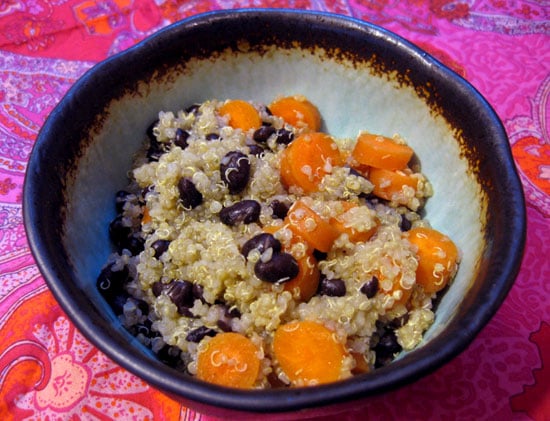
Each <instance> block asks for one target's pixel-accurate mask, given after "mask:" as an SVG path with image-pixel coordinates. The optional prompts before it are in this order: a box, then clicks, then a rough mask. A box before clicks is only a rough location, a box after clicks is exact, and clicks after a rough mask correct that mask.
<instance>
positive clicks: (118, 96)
mask: <svg viewBox="0 0 550 421" xmlns="http://www.w3.org/2000/svg"><path fill="white" fill-rule="evenodd" d="M296 93H300V94H304V95H306V96H307V97H309V98H310V100H311V101H312V102H313V103H315V104H317V105H318V106H319V108H320V111H321V113H322V115H323V118H324V121H323V124H324V127H323V129H324V130H326V131H328V132H329V133H331V134H333V135H335V136H338V137H344V136H355V135H356V134H357V132H358V131H359V130H361V129H365V128H367V129H369V130H371V131H373V132H379V133H400V134H401V135H403V136H404V137H405V138H406V139H407V140H408V142H409V143H410V144H411V145H412V147H413V148H414V150H415V151H416V152H417V155H418V157H419V159H420V161H421V163H422V168H423V172H424V173H425V174H426V175H427V176H428V178H429V179H430V180H431V181H432V183H433V185H434V189H435V195H434V196H433V197H432V198H431V199H430V200H429V202H428V205H427V208H426V213H427V217H428V219H429V220H430V221H431V222H432V225H433V226H434V227H435V228H437V229H439V230H441V231H443V232H445V233H447V234H448V235H449V236H450V237H451V238H453V240H454V241H455V242H456V243H457V244H458V246H459V247H460V249H461V250H462V251H463V253H464V255H463V260H462V263H461V266H460V269H459V272H458V274H457V277H456V279H455V281H454V282H453V284H452V285H451V287H450V288H449V289H448V291H446V293H445V294H444V296H443V298H442V299H441V301H440V303H439V305H438V308H437V311H436V321H435V323H434V325H433V326H432V327H431V328H430V329H429V330H428V332H427V334H426V336H425V339H424V341H423V342H422V344H421V345H420V346H419V347H418V348H417V349H415V350H413V351H411V352H408V353H404V354H403V355H401V356H400V357H399V358H398V359H397V360H396V361H395V362H394V363H392V364H391V365H389V366H387V367H384V368H381V369H379V370H377V371H375V372H373V373H371V374H366V375H360V376H357V377H354V378H351V379H349V380H346V381H342V382H339V383H334V384H330V385H326V386H316V387H310V388H306V389H299V388H297V389H288V390H258V391H239V390H232V389H227V388H222V387H218V386H214V385H211V384H206V383H203V382H201V381H199V380H196V379H194V378H190V377H188V376H186V375H184V374H182V373H179V372H176V371H175V370H173V369H171V368H169V367H168V366H165V365H163V364H162V363H160V362H158V361H157V360H156V359H155V358H154V357H153V356H152V354H150V353H149V351H148V350H147V349H146V348H145V347H143V346H142V345H140V344H139V343H138V342H137V340H135V339H134V338H133V337H132V336H131V335H130V334H129V333H128V332H126V331H125V330H124V328H123V327H122V326H121V324H120V323H119V322H118V321H117V319H116V318H115V316H114V314H113V312H112V311H111V309H110V308H109V306H108V305H107V303H106V302H105V301H104V300H103V299H102V297H101V295H100V294H99V293H98V291H97V290H96V287H95V281H96V278H97V276H98V274H99V272H100V269H101V266H102V265H103V264H104V262H105V261H106V259H107V256H108V255H109V253H110V252H111V247H110V243H109V238H108V230H107V227H108V224H109V221H110V220H111V219H112V218H113V217H114V214H115V209H114V203H113V197H114V193H115V192H116V191H117V190H119V189H121V188H123V187H125V185H126V183H127V179H126V174H127V171H128V170H129V169H130V167H131V159H132V155H133V154H134V152H136V150H137V149H138V148H139V146H140V142H141V141H142V139H143V138H144V137H143V134H144V133H145V130H146V128H147V126H148V125H149V124H150V123H151V122H152V121H154V120H155V118H156V116H157V113H158V111H159V110H178V109H181V108H183V107H185V106H186V105H189V104H192V103H194V102H200V101H203V100H206V99H210V98H244V99H251V100H257V101H261V102H266V103H267V102H269V100H270V99H272V98H274V97H275V96H277V95H279V94H296ZM24 216H25V226H26V229H27V233H28V238H29V242H30V246H31V249H32V252H33V254H34V256H35V258H36V261H37V263H38V265H39V267H40V270H41V271H42V274H43V275H44V278H45V280H46V282H47V283H48V285H49V287H50V289H51V290H52V292H53V294H54V295H55V297H56V298H57V300H58V301H59V303H60V304H61V306H62V307H63V309H64V310H65V312H66V313H67V315H68V316H69V317H70V318H71V319H72V321H73V322H74V323H75V325H76V326H77V327H78V328H79V329H80V330H81V331H82V332H83V333H84V334H85V335H86V337H87V338H88V339H89V340H90V341H91V342H92V343H94V344H95V345H96V346H97V347H98V348H99V349H100V350H101V351H103V352H104V353H105V354H107V355H108V356H109V357H111V358H112V359H113V360H114V361H116V362H117V363H118V364H120V365H121V366H123V367H124V368H126V369H128V370H129V371H131V372H132V373H134V374H136V375H137V376H139V377H141V378H142V379H144V380H145V381H147V382H148V383H150V384H151V385H153V386H154V387H156V388H158V389H160V390H163V391H165V392H166V393H168V394H169V395H171V396H172V397H175V398H177V399H179V400H180V401H182V402H183V403H185V404H186V405H188V406H190V407H192V408H195V409H197V410H199V411H206V412H209V413H212V414H215V415H228V414H233V415H235V414H237V413H241V414H240V415H242V413H248V414H254V413H269V414H278V415H279V416H282V417H286V416H293V413H294V412H296V411H299V410H306V412H305V413H304V412H300V414H302V415H304V414H308V415H313V414H315V413H324V414H326V413H327V410H330V409H331V408H332V409H333V408H336V409H340V408H342V405H344V406H345V403H346V402H350V401H356V400H358V399H365V398H368V397H369V396H370V395H373V394H377V393H382V392H385V391H389V390H391V389H395V388H397V387H399V386H402V385H404V384H407V383H409V382H412V381H414V380H416V379H418V378H419V377H421V376H423V375H425V374H427V373H429V372H431V371H433V370H434V369H436V368H438V367H440V366H442V365H443V364H445V363H446V362H448V361H449V360H450V359H452V358H453V357H455V356H456V355H457V354H458V353H460V352H461V351H462V350H464V349H465V348H466V347H467V346H468V344H469V343H470V342H471V341H472V340H473V339H474V337H475V336H476V334H477V333H478V332H479V331H480V329H482V328H483V326H484V325H485V324H486V323H487V322H488V321H489V319H490V318H491V317H492V316H493V314H494V313H495V311H496V310H497V308H498V307H499V305H500V304H501V303H502V301H503V300H504V297H505V296H506V294H507V292H508V291H509V289H510V287H511V286H512V283H513V281H514V278H515V276H516V274H517V272H518V269H519V265H520V261H521V257H522V252H523V247H524V239H525V209H524V200H523V195H522V189H521V185H520V182H519V179H518V176H517V174H516V169H515V167H514V163H513V160H512V156H511V153H510V148H509V144H508V139H507V137H506V134H505V131H504V129H503V127H502V124H501V122H500V121H499V119H498V117H497V116H496V114H495V112H494V111H493V109H492V108H491V107H490V106H489V104H488V103H487V102H486V101H485V100H484V99H483V97H482V96H481V95H480V94H479V93H478V92H477V91H476V90H475V89H474V88H473V87H472V86H471V85H469V84H468V83H467V82H466V81H464V80H463V79H462V78H461V77H459V76H457V75H456V74H455V73H453V72H452V71H450V70H449V69H448V68H446V67H445V66H443V65H442V64H441V63H440V62H438V61H437V60H435V59H434V58H432V57H430V56H429V55H428V54H427V53H425V52H424V51H422V50H420V49H419V48H417V47H415V46H414V45H412V44H411V43H409V42H407V41H405V40H404V39H402V38H400V37H398V36H396V35H394V34H392V33H390V32H388V31H386V30H384V29H381V28H379V27H376V26H374V25H371V24H368V23H365V22H362V21H359V20H355V19H351V18H346V17H341V16H335V15H330V14H324V13H313V12H311V13H310V12H301V11H286V10H233V11H225V12H215V13H210V14H206V15H201V16H195V17H193V18H190V19H186V20H184V21H182V22H179V23H176V24H174V25H172V26H170V27H168V28H166V29H164V30H162V31H160V32H158V33H157V34H155V35H153V36H151V37H150V38H148V39H147V40H145V41H143V42H141V43H140V44H138V45H137V46H135V47H133V48H130V49H129V50H127V51H125V52H123V53H121V54H119V55H116V56H114V57H112V58H109V59H108V60H106V61H104V62H102V63H100V64H98V65H97V66H95V67H94V68H93V69H91V70H90V71H89V72H88V73H86V74H85V75H84V76H83V77H82V78H81V79H80V80H79V81H78V82H77V83H75V85H74V86H73V87H72V89H71V90H70V91H69V92H68V94H67V95H66V96H65V98H63V100H62V101H61V103H60V104H59V105H58V106H57V107H56V108H55V110H54V111H53V112H52V114H51V116H50V117H49V118H48V120H47V121H46V123H45V125H44V127H43V128H42V130H41V132H40V134H39V136H38V139H37V141H36V145H35V148H34V150H33V153H32V156H31V159H30V162H29V165H28V170H27V178H26V183H25V189H24ZM353 404H354V405H355V406H356V405H358V402H354V403H353ZM327 406H328V407H329V408H328V409H327ZM307 411H309V412H307Z"/></svg>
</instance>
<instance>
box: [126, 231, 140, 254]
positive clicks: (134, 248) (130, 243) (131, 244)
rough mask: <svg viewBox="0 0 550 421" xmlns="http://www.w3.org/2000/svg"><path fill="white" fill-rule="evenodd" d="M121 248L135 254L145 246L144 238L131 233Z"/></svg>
mask: <svg viewBox="0 0 550 421" xmlns="http://www.w3.org/2000/svg"><path fill="white" fill-rule="evenodd" d="M122 248H123V249H126V250H128V251H129V252H130V253H131V254H132V256H137V255H138V254H139V253H141V252H142V251H143V249H144V248H145V240H144V239H143V238H141V237H140V236H139V235H138V234H135V235H131V236H130V237H128V239H127V240H126V242H125V243H124V244H123V245H122Z"/></svg>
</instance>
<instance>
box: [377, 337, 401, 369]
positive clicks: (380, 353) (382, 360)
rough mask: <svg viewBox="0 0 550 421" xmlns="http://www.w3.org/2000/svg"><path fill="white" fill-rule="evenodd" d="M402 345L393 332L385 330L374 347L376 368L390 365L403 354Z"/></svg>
mask: <svg viewBox="0 0 550 421" xmlns="http://www.w3.org/2000/svg"><path fill="white" fill-rule="evenodd" d="M401 350H402V348H401V345H399V343H398V342H397V336H396V335H395V332H394V331H393V330H384V332H383V334H382V336H380V340H379V341H378V343H377V344H376V346H375V347H374V352H375V353H376V362H375V367H382V366H384V365H387V364H389V363H390V362H391V361H392V360H393V359H394V358H395V356H396V354H398V353H399V352H401Z"/></svg>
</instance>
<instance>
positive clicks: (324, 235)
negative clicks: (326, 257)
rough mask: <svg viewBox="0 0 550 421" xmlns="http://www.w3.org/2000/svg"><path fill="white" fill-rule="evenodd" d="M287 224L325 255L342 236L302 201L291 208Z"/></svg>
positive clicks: (286, 219) (286, 220)
mask: <svg viewBox="0 0 550 421" xmlns="http://www.w3.org/2000/svg"><path fill="white" fill-rule="evenodd" d="M285 223H286V224H288V227H289V228H290V229H291V230H292V232H294V233H295V234H296V235H298V236H300V237H302V238H303V239H304V240H305V241H306V242H307V243H308V244H309V245H310V246H311V247H313V248H315V249H317V250H319V251H322V252H325V253H326V252H328V251H329V250H330V249H331V247H332V244H333V243H334V241H335V240H336V239H337V238H338V236H339V235H340V232H339V231H338V230H337V229H336V228H334V227H333V226H332V225H331V224H330V223H329V222H328V221H326V220H325V219H323V218H322V217H321V216H320V215H319V214H318V213H317V212H315V211H314V210H313V209H311V208H310V207H309V206H307V205H306V204H305V203H304V202H303V201H301V200H298V201H297V202H295V203H294V204H293V205H292V206H291V208H290V209H289V211H288V214H287V216H286V218H285Z"/></svg>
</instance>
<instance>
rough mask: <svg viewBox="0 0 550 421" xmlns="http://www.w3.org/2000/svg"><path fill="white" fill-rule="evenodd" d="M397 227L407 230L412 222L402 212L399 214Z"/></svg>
mask: <svg viewBox="0 0 550 421" xmlns="http://www.w3.org/2000/svg"><path fill="white" fill-rule="evenodd" d="M399 228H401V231H409V230H410V229H411V228H412V222H411V221H409V219H408V218H407V217H406V216H405V215H404V214H402V215H401V221H400V223H399Z"/></svg>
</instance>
